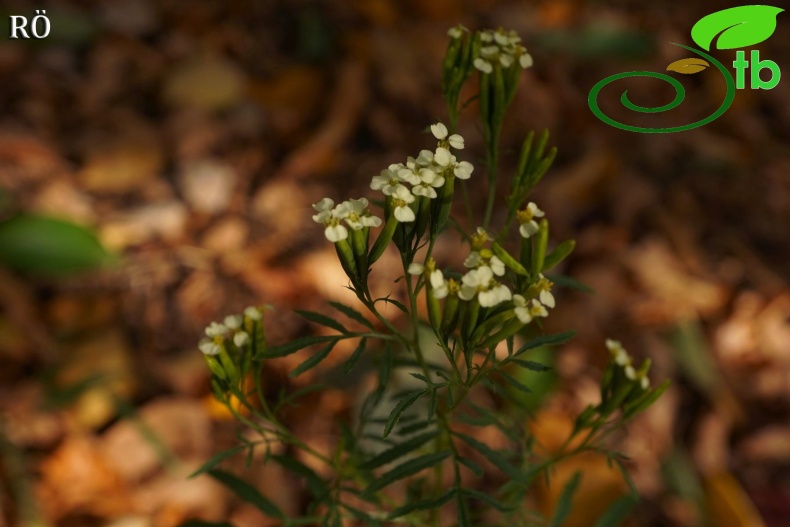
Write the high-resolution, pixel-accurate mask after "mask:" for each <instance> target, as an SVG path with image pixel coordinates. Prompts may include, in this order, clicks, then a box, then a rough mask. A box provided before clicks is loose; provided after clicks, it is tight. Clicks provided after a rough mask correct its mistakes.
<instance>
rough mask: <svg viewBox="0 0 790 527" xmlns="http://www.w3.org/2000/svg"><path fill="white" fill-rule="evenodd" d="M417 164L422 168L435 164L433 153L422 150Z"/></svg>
mask: <svg viewBox="0 0 790 527" xmlns="http://www.w3.org/2000/svg"><path fill="white" fill-rule="evenodd" d="M416 161H417V164H418V165H421V166H428V165H430V164H431V163H433V152H431V151H430V150H420V154H419V155H418V156H417V160H416Z"/></svg>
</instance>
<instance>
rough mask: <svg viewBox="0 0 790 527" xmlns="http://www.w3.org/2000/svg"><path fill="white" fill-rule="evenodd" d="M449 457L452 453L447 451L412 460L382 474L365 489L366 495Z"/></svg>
mask: <svg viewBox="0 0 790 527" xmlns="http://www.w3.org/2000/svg"><path fill="white" fill-rule="evenodd" d="M449 455H450V451H448V450H445V451H443V452H434V453H433V454H425V455H424V456H420V457H416V458H414V459H410V460H409V461H406V462H405V463H402V464H400V465H398V466H397V467H395V468H393V469H392V470H390V471H389V472H385V473H384V474H382V475H381V477H380V478H378V479H377V480H375V481H374V482H373V483H371V484H370V486H369V487H368V488H367V489H365V494H367V495H368V496H369V495H371V494H373V493H374V492H377V491H379V490H381V489H383V488H384V487H386V486H388V485H390V484H392V483H394V482H396V481H398V480H401V479H403V478H407V477H409V476H411V475H414V474H416V473H418V472H420V471H421V470H424V469H426V468H428V467H432V466H434V465H436V464H437V463H441V462H442V461H443V460H445V459H446V458H447V457H448V456H449Z"/></svg>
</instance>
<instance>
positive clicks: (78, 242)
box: [0, 214, 114, 276]
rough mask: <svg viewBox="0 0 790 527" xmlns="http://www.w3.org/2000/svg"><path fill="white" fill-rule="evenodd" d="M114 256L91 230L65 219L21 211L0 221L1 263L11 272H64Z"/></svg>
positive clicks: (91, 266) (90, 266)
mask: <svg viewBox="0 0 790 527" xmlns="http://www.w3.org/2000/svg"><path fill="white" fill-rule="evenodd" d="M113 259H114V258H113V256H112V255H111V254H110V253H108V252H107V251H106V250H105V249H104V247H102V245H101V243H99V240H98V239H97V238H96V235H95V234H94V233H93V232H91V231H90V230H88V229H86V228H84V227H80V226H78V225H75V224H73V223H70V222H67V221H63V220H59V219H56V218H50V217H46V216H36V215H27V214H23V215H19V216H15V217H13V218H11V219H8V220H5V221H3V222H0V265H4V266H6V267H8V268H10V269H12V270H14V271H19V272H23V273H32V274H41V275H50V276H53V275H54V276H57V275H66V274H72V273H76V272H80V271H86V270H89V269H95V268H97V267H100V266H103V265H106V264H108V263H111V262H112V261H113Z"/></svg>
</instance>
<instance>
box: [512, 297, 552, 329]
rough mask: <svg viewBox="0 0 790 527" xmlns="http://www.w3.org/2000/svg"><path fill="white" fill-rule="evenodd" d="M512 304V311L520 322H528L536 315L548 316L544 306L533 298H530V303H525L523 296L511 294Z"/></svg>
mask: <svg viewBox="0 0 790 527" xmlns="http://www.w3.org/2000/svg"><path fill="white" fill-rule="evenodd" d="M513 305H515V306H516V307H515V309H513V312H514V313H515V314H516V316H517V317H518V320H519V322H521V323H522V324H529V323H530V322H532V320H533V319H535V318H538V317H547V316H549V312H548V311H546V308H545V307H543V305H541V303H540V302H538V301H537V300H535V299H532V303H531V304H530V303H527V300H526V299H525V298H524V297H523V296H521V295H513Z"/></svg>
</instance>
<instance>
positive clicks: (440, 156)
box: [433, 146, 455, 167]
mask: <svg viewBox="0 0 790 527" xmlns="http://www.w3.org/2000/svg"><path fill="white" fill-rule="evenodd" d="M433 162H434V163H436V164H437V165H439V166H440V167H447V166H449V165H450V164H451V163H454V162H455V156H454V155H452V154H451V153H450V151H449V150H447V149H446V148H445V147H443V146H440V147H439V148H437V149H436V152H435V153H434V154H433Z"/></svg>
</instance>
